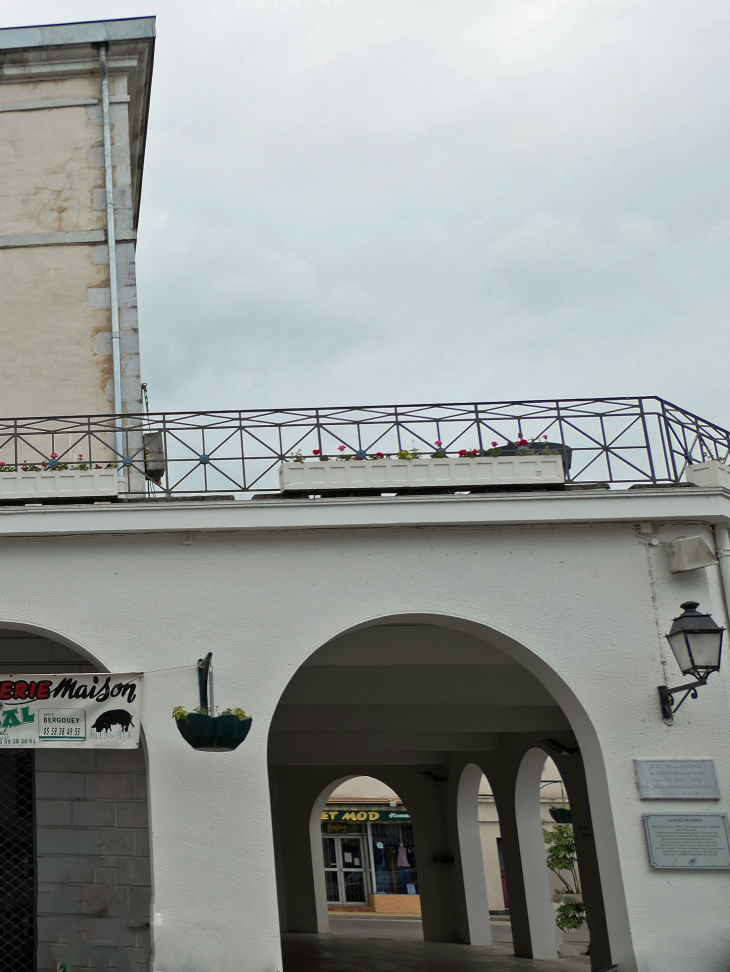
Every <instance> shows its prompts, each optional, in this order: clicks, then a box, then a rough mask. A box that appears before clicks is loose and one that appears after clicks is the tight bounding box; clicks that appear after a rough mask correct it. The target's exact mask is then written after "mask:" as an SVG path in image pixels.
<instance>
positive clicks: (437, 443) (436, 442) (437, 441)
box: [434, 439, 443, 446]
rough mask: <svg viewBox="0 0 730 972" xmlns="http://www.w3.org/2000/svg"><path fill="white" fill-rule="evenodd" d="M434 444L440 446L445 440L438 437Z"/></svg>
mask: <svg viewBox="0 0 730 972" xmlns="http://www.w3.org/2000/svg"><path fill="white" fill-rule="evenodd" d="M434 445H437V446H440V445H443V442H442V441H441V439H436V441H435V442H434Z"/></svg>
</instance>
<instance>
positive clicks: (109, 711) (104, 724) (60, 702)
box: [0, 672, 142, 749]
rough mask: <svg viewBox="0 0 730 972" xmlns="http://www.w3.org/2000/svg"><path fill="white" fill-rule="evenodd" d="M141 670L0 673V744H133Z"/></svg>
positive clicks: (72, 746) (79, 746)
mask: <svg viewBox="0 0 730 972" xmlns="http://www.w3.org/2000/svg"><path fill="white" fill-rule="evenodd" d="M141 701H142V675H141V674H140V673H139V672H137V673H136V674H131V675H107V674H106V673H97V674H95V675H90V674H87V673H84V674H78V673H73V674H70V675H0V749H4V748H10V747H13V748H15V749H37V748H46V749H59V748H60V749H136V748H137V746H139V724H140V705H141Z"/></svg>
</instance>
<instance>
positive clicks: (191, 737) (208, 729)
mask: <svg viewBox="0 0 730 972" xmlns="http://www.w3.org/2000/svg"><path fill="white" fill-rule="evenodd" d="M175 722H176V723H177V728H178V732H179V733H180V735H181V736H182V737H183V739H184V740H185V742H186V743H188V745H190V746H192V747H193V749H197V750H199V751H200V752H202V753H221V752H231V751H232V750H234V749H236V748H237V747H238V746H240V745H241V743H242V742H243V740H244V739H245V738H246V736H247V735H248V732H249V729H250V728H251V722H252V719H251V716H248V718H246V719H239V718H238V716H237V715H233V714H232V713H225V714H224V715H219V716H212V715H206V714H205V713H204V712H189V713H188V715H186V716H185V718H184V719H175Z"/></svg>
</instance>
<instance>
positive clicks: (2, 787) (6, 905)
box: [0, 749, 36, 972]
mask: <svg viewBox="0 0 730 972" xmlns="http://www.w3.org/2000/svg"><path fill="white" fill-rule="evenodd" d="M34 816H35V814H34V799H33V752H32V751H31V750H24V749H19V750H15V751H14V752H4V753H3V752H0V955H1V956H2V965H1V967H2V970H3V972H33V968H34V965H35V962H34V956H35V938H36V931H35V925H36V921H35V820H34Z"/></svg>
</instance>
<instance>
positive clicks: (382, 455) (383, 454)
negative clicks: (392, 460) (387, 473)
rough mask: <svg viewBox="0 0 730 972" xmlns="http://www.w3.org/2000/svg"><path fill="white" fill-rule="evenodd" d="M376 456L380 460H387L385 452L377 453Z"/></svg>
mask: <svg viewBox="0 0 730 972" xmlns="http://www.w3.org/2000/svg"><path fill="white" fill-rule="evenodd" d="M375 455H376V456H377V457H378V459H385V453H384V452H376V453H375Z"/></svg>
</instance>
